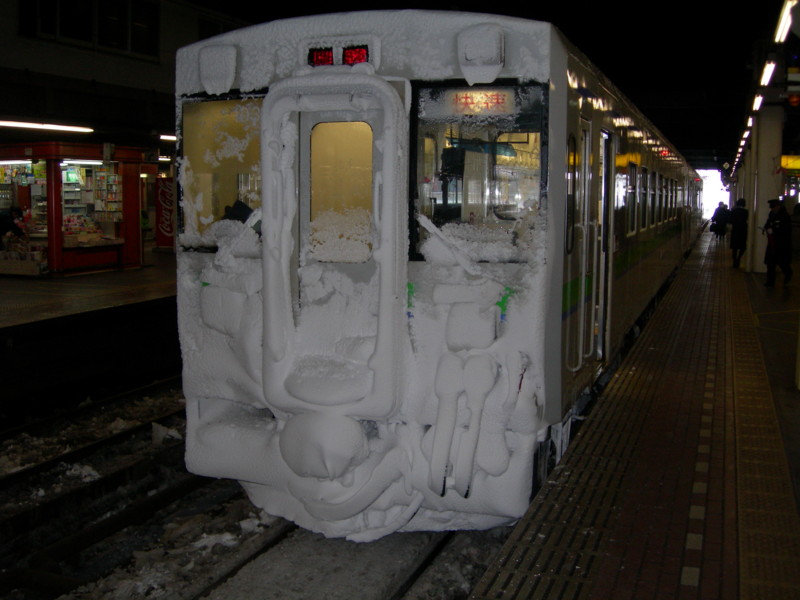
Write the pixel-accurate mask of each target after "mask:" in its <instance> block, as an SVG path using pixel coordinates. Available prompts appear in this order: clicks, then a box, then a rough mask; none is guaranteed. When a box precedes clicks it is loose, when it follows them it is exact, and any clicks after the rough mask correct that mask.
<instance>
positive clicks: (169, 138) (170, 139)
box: [159, 135, 178, 142]
mask: <svg viewBox="0 0 800 600" xmlns="http://www.w3.org/2000/svg"><path fill="white" fill-rule="evenodd" d="M159 139H161V140H164V141H165V142H177V141H178V136H177V135H160V136H159Z"/></svg>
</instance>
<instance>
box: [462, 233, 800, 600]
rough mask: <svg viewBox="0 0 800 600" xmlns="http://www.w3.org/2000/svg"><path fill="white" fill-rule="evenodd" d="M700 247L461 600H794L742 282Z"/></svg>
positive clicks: (776, 462)
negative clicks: (487, 566)
mask: <svg viewBox="0 0 800 600" xmlns="http://www.w3.org/2000/svg"><path fill="white" fill-rule="evenodd" d="M712 239H713V238H712V236H705V237H704V238H703V239H701V242H700V244H699V245H698V247H697V248H696V249H695V251H694V252H693V254H692V256H691V257H690V259H689V260H688V261H687V263H686V265H685V266H684V267H683V268H682V269H681V271H680V273H679V274H678V276H677V277H676V279H675V281H674V283H673V284H672V286H671V288H670V290H669V292H668V293H667V294H666V296H665V297H664V299H663V300H662V301H661V303H660V305H659V308H658V309H657V310H656V313H655V315H654V317H653V319H652V320H651V323H650V324H648V326H647V327H646V328H645V330H644V332H643V334H642V336H641V337H640V339H639V341H638V342H637V344H636V346H635V347H634V348H633V350H632V351H631V352H630V354H629V356H628V357H626V359H625V360H624V361H623V363H622V365H621V366H620V368H619V369H618V371H617V373H616V374H615V376H614V378H613V380H612V382H611V383H610V384H609V386H608V387H607V389H606V392H605V393H604V395H603V398H601V400H600V401H599V402H598V405H597V407H596V408H595V410H594V411H593V413H592V414H591V415H590V416H589V418H587V420H586V422H585V424H584V426H583V428H582V429H581V432H580V434H579V436H578V437H577V439H576V440H575V441H574V442H573V444H572V446H571V447H570V450H569V451H568V453H567V455H566V456H565V458H564V460H563V461H562V463H561V464H560V465H559V466H558V467H556V469H555V470H554V472H553V473H552V475H551V478H550V480H549V481H548V482H547V483H546V484H545V485H544V486H543V488H542V490H541V491H540V493H539V494H538V495H537V497H536V498H535V499H534V500H533V502H532V504H531V507H530V509H529V511H528V514H527V515H526V516H525V517H524V518H523V519H522V520H521V521H520V523H519V524H518V525H517V527H516V528H515V530H514V532H513V533H512V535H511V536H510V537H509V540H508V542H507V543H506V545H505V547H504V548H503V550H502V551H501V553H500V556H499V557H498V559H497V560H496V561H495V563H494V564H493V565H492V567H491V568H490V569H489V570H488V571H487V573H486V574H485V575H484V577H483V578H482V579H481V581H479V583H478V584H477V586H476V587H475V589H474V590H473V593H472V596H471V597H472V598H476V599H477V598H502V599H510V598H519V599H536V598H542V599H551V598H556V599H559V600H561V599H567V598H571V599H575V600H579V599H603V600H607V599H612V598H613V599H614V600H622V599H625V598H630V599H636V600H640V599H654V600H661V599H670V600H672V599H676V598H677V599H681V600H682V599H689V598H691V599H696V600H706V599H721V600H729V599H734V598H742V599H743V600H750V599H759V600H761V599H768V598H769V599H773V598H774V599H778V600H780V599H783V598H800V552H798V550H800V547H798V546H800V517H799V516H798V513H797V509H796V505H795V502H794V496H793V490H792V488H791V483H790V479H789V472H788V466H787V462H786V458H785V454H784V450H783V442H782V439H781V437H780V433H779V432H780V429H779V427H778V424H777V417H776V414H775V410H774V405H773V399H772V396H771V392H770V388H769V381H768V379H767V374H766V368H765V365H764V360H763V358H762V354H761V349H760V346H759V341H758V337H757V331H756V321H755V318H754V316H753V313H752V308H751V306H750V302H749V299H748V295H747V288H746V281H745V275H744V274H743V273H741V272H738V271H733V270H732V269H730V266H729V265H728V264H727V260H728V251H727V250H726V249H725V248H724V246H723V245H722V244H718V243H716V242H714V241H712Z"/></svg>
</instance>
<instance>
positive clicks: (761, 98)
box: [753, 94, 764, 112]
mask: <svg viewBox="0 0 800 600" xmlns="http://www.w3.org/2000/svg"><path fill="white" fill-rule="evenodd" d="M762 102H764V96H762V95H761V94H756V97H755V98H754V99H753V112H758V109H760V108H761V103H762Z"/></svg>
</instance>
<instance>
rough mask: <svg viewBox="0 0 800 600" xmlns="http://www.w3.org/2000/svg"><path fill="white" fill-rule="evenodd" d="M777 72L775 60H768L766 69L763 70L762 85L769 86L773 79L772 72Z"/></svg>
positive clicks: (765, 65)
mask: <svg viewBox="0 0 800 600" xmlns="http://www.w3.org/2000/svg"><path fill="white" fill-rule="evenodd" d="M774 72H775V61H774V60H768V61H767V62H766V63H764V70H763V71H762V72H761V85H763V86H768V85H769V80H770V79H772V74H773V73H774Z"/></svg>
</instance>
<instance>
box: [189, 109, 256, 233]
mask: <svg viewBox="0 0 800 600" xmlns="http://www.w3.org/2000/svg"><path fill="white" fill-rule="evenodd" d="M261 102H262V99H260V98H244V99H236V100H217V101H211V102H208V101H207V102H190V103H186V104H184V105H183V109H182V110H183V126H182V129H183V140H182V144H183V146H182V148H183V157H182V159H181V161H182V162H181V172H182V178H181V185H182V186H183V202H184V210H183V215H184V219H185V221H184V223H183V224H182V225H183V226H182V230H183V231H182V232H183V234H184V238H187V236H186V234H187V233H188V234H190V235H191V234H202V233H203V232H205V230H206V229H207V228H208V227H209V226H210V224H211V223H215V222H218V221H220V220H222V219H234V220H240V221H244V220H246V219H247V217H248V215H249V214H250V213H252V212H253V210H255V209H257V208H260V207H261V196H260V191H259V188H260V180H261V177H260V172H261V171H260V169H261V165H260V158H261V151H260V146H259V139H260V134H259V118H260V116H261ZM188 243H189V245H204V244H207V243H210V242H204V241H192V240H189V242H188Z"/></svg>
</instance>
